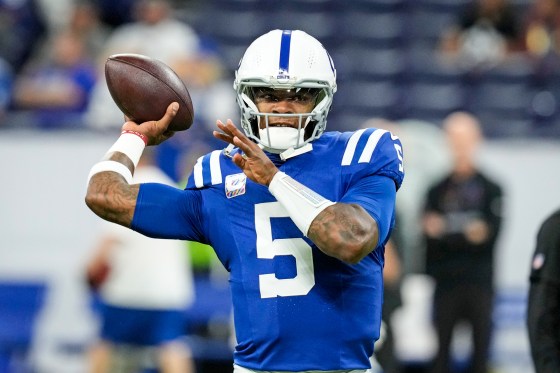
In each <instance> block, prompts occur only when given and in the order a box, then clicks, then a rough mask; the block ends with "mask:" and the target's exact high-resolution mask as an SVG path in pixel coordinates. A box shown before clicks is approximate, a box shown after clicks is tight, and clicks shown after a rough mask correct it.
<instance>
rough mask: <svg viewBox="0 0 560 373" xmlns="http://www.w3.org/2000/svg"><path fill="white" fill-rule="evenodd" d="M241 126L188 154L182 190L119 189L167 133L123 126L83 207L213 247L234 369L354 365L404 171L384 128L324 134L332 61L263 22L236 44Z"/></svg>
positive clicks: (368, 327) (364, 357)
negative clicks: (252, 36) (241, 46)
mask: <svg viewBox="0 0 560 373" xmlns="http://www.w3.org/2000/svg"><path fill="white" fill-rule="evenodd" d="M234 88H235V89H236V91H237V100H238V104H239V106H240V108H241V128H242V130H240V129H239V128H238V127H236V126H235V125H234V123H233V122H232V121H231V120H227V121H226V122H222V121H220V120H218V121H217V127H218V130H217V131H214V136H215V137H216V138H218V139H220V140H223V141H224V142H225V143H228V146H227V147H226V148H225V149H223V150H215V151H213V152H211V153H210V154H207V155H204V156H202V157H200V158H199V159H198V161H197V163H196V165H195V166H194V170H193V172H192V174H191V176H190V178H189V180H188V183H187V186H186V188H185V190H179V189H175V188H172V187H169V186H165V185H160V184H140V185H130V179H131V174H132V173H133V172H134V168H135V165H136V164H137V162H138V159H139V158H140V156H141V154H142V151H143V149H144V146H146V145H157V144H159V143H161V142H162V141H164V140H165V139H167V138H168V137H169V136H170V135H171V133H169V132H168V131H166V128H167V125H168V124H169V122H170V120H171V119H172V118H173V116H174V115H175V113H176V112H177V109H178V104H177V103H172V104H171V105H169V107H168V109H167V112H166V114H165V115H164V117H163V118H161V120H159V121H151V122H145V123H141V124H139V125H138V124H136V123H134V122H130V121H129V122H126V123H125V124H124V125H123V133H122V135H121V137H120V138H119V139H118V140H117V142H116V143H115V144H114V145H113V146H112V147H111V149H109V151H108V152H107V154H106V157H105V160H103V161H101V162H99V163H97V164H96V165H94V166H93V168H92V170H91V171H90V176H89V177H90V179H89V185H88V191H87V196H86V203H87V205H88V206H89V207H90V208H91V209H92V210H93V211H94V212H95V213H96V214H98V215H99V216H100V217H102V218H104V219H107V220H109V221H112V222H115V223H118V224H121V225H124V226H126V227H130V228H131V229H133V230H135V231H138V232H141V233H143V234H145V235H148V236H151V237H158V238H169V239H183V240H191V241H198V242H202V243H205V244H209V245H211V246H212V247H213V248H214V250H215V251H216V254H217V256H218V257H219V259H220V261H221V262H222V264H223V265H224V267H225V268H226V269H227V270H228V271H229V273H230V284H231V293H232V298H233V306H234V323H235V332H236V340H237V345H236V347H235V351H234V371H235V372H237V373H241V372H259V371H267V372H274V371H284V372H285V371H291V372H304V371H337V372H340V371H354V370H356V371H366V370H367V369H369V368H370V360H369V357H370V356H371V355H372V354H373V345H374V342H375V341H376V340H377V338H378V337H379V328H380V323H381V308H382V307H381V305H382V300H383V281H382V271H383V264H384V244H385V243H386V242H387V240H388V238H389V236H390V233H391V229H392V227H393V225H394V220H395V198H396V192H397V190H398V189H399V187H400V185H401V183H402V180H403V176H404V171H403V151H402V146H401V143H400V141H399V139H398V138H397V137H395V136H393V135H392V134H391V133H390V132H387V131H385V130H382V129H376V128H368V129H361V130H358V131H356V132H344V133H340V132H325V128H326V122H327V113H328V111H329V108H330V106H331V103H332V99H333V95H334V93H335V91H336V70H335V68H334V65H333V61H332V60H331V58H330V56H329V54H328V53H327V51H326V50H325V48H324V47H323V46H322V44H321V43H320V42H319V41H317V40H316V39H315V38H313V37H312V36H310V35H308V34H306V33H305V32H302V31H298V30H294V31H290V30H273V31H270V32H268V33H266V34H264V35H262V36H260V37H259V38H257V39H256V40H255V41H254V42H253V43H252V44H251V45H250V46H249V47H248V49H247V50H246V52H245V54H244V56H243V58H242V60H241V62H240V65H239V68H238V70H237V71H236V77H235V82H234Z"/></svg>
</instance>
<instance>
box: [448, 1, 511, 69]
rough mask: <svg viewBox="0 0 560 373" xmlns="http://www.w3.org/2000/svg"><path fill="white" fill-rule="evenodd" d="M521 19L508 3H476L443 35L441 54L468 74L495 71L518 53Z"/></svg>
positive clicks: (458, 17) (459, 16)
mask: <svg viewBox="0 0 560 373" xmlns="http://www.w3.org/2000/svg"><path fill="white" fill-rule="evenodd" d="M518 18H519V17H518V15H517V13H516V12H515V10H514V8H513V7H512V4H511V3H510V2H509V0H474V1H473V2H472V3H471V4H470V7H469V8H468V9H467V10H466V11H464V12H462V13H461V14H460V15H457V21H456V23H455V24H454V25H453V26H452V27H450V28H448V29H446V30H445V31H444V32H443V33H442V35H441V40H440V45H439V48H440V51H441V52H442V53H443V55H444V56H446V57H448V58H449V59H450V60H452V61H454V62H455V63H457V64H459V65H461V66H462V67H464V68H465V69H467V70H471V69H480V68H482V69H484V68H488V67H492V66H494V65H496V64H498V63H499V62H501V61H503V60H504V59H505V58H506V57H507V56H508V55H509V54H510V53H512V52H516V51H519V49H520V44H519V41H520V24H519V19H518Z"/></svg>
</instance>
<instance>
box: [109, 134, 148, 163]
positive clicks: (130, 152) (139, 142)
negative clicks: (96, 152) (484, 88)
mask: <svg viewBox="0 0 560 373" xmlns="http://www.w3.org/2000/svg"><path fill="white" fill-rule="evenodd" d="M145 139H146V136H144V135H142V134H141V133H140V132H135V131H127V130H125V131H122V133H121V136H120V137H119V138H118V140H117V141H116V142H115V143H114V144H113V146H111V148H110V149H109V150H108V151H107V154H109V153H111V152H120V153H123V154H124V155H126V156H127V157H128V158H130V160H131V161H132V163H134V167H135V168H136V166H137V165H138V161H139V160H140V157H141V156H142V152H143V151H144V148H145V147H146V140H145Z"/></svg>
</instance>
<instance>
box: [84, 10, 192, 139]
mask: <svg viewBox="0 0 560 373" xmlns="http://www.w3.org/2000/svg"><path fill="white" fill-rule="evenodd" d="M133 15H134V21H133V22H129V23H124V24H122V25H120V26H118V27H116V28H115V29H114V30H113V31H112V32H111V34H110V35H109V37H108V39H107V42H106V44H105V47H104V49H103V51H102V52H101V53H100V54H99V55H98V61H97V65H98V69H99V74H100V76H103V74H104V67H105V61H106V60H107V57H109V56H111V55H113V54H117V53H119V54H120V53H137V54H143V55H146V56H149V57H151V58H155V59H158V60H161V61H162V62H164V63H165V64H167V65H169V66H170V67H171V68H172V69H173V70H174V71H175V72H177V73H178V75H179V77H180V78H181V79H185V76H182V73H183V72H188V71H189V69H188V67H186V64H187V63H188V62H189V61H190V59H191V58H192V57H193V56H194V55H195V54H196V52H197V50H198V47H199V43H200V41H199V37H198V35H197V33H196V32H195V30H194V29H193V28H192V27H190V26H189V25H187V24H186V23H184V22H182V21H179V20H177V19H176V18H175V17H174V13H173V8H172V6H171V3H170V2H169V1H167V0H141V1H138V2H136V3H134V6H133ZM86 122H87V124H88V125H89V126H90V127H92V128H97V129H104V128H105V129H114V128H120V126H121V124H122V113H121V112H120V111H119V109H118V108H117V106H116V105H115V104H114V102H113V99H112V98H111V95H110V93H109V90H108V88H107V82H106V81H105V79H99V80H98V82H97V84H96V85H95V88H94V91H93V95H92V101H91V103H90V105H89V107H88V113H87V116H86Z"/></svg>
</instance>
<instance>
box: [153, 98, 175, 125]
mask: <svg viewBox="0 0 560 373" xmlns="http://www.w3.org/2000/svg"><path fill="white" fill-rule="evenodd" d="M178 111H179V104H178V103H177V102H172V103H171V104H169V106H168V107H167V110H166V111H165V114H164V115H163V118H161V119H160V120H158V126H162V127H164V128H165V129H167V127H168V126H169V123H171V121H172V120H173V118H175V115H177V112H178Z"/></svg>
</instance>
